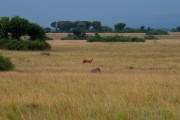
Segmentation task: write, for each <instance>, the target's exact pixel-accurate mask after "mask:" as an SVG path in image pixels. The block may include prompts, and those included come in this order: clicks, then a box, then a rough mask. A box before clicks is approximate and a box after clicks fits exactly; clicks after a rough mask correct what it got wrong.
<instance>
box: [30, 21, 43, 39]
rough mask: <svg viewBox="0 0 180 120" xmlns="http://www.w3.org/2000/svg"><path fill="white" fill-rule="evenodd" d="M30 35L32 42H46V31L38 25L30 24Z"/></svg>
mask: <svg viewBox="0 0 180 120" xmlns="http://www.w3.org/2000/svg"><path fill="white" fill-rule="evenodd" d="M28 35H29V36H30V40H37V39H40V40H44V38H45V30H44V29H43V28H42V27H41V26H40V25H38V24H36V23H30V24H29V26H28Z"/></svg>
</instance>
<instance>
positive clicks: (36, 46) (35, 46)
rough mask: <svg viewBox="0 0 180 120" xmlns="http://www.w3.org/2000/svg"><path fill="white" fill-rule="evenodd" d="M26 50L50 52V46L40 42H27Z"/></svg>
mask: <svg viewBox="0 0 180 120" xmlns="http://www.w3.org/2000/svg"><path fill="white" fill-rule="evenodd" d="M26 43H27V48H28V50H50V49H51V46H50V45H49V44H48V43H47V42H45V41H40V40H35V41H27V42H26Z"/></svg>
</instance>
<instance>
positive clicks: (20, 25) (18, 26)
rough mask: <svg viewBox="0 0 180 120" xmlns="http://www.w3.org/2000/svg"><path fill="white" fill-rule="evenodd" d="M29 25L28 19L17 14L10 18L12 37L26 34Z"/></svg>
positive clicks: (16, 37)
mask: <svg viewBox="0 0 180 120" xmlns="http://www.w3.org/2000/svg"><path fill="white" fill-rule="evenodd" d="M28 26H29V21H28V20H27V19H25V18H20V17H19V16H14V17H12V18H11V23H10V32H11V34H12V38H13V39H18V40H19V39H20V37H21V36H23V35H26V34H27V29H28Z"/></svg>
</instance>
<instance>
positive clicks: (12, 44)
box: [0, 39, 51, 51]
mask: <svg viewBox="0 0 180 120" xmlns="http://www.w3.org/2000/svg"><path fill="white" fill-rule="evenodd" d="M1 43H2V44H1ZM0 48H3V49H8V50H24V51H26V50H50V49H51V46H50V45H49V44H48V43H47V42H45V41H42V40H34V41H22V40H4V39H0Z"/></svg>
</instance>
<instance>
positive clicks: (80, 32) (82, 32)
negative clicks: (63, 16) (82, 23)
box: [72, 27, 85, 37]
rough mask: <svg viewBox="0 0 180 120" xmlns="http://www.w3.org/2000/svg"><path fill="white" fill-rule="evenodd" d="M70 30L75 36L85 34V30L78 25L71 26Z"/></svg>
mask: <svg viewBox="0 0 180 120" xmlns="http://www.w3.org/2000/svg"><path fill="white" fill-rule="evenodd" d="M72 32H73V34H74V35H76V36H77V37H84V35H85V31H84V30H83V29H82V28H80V27H77V28H73V29H72Z"/></svg>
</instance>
